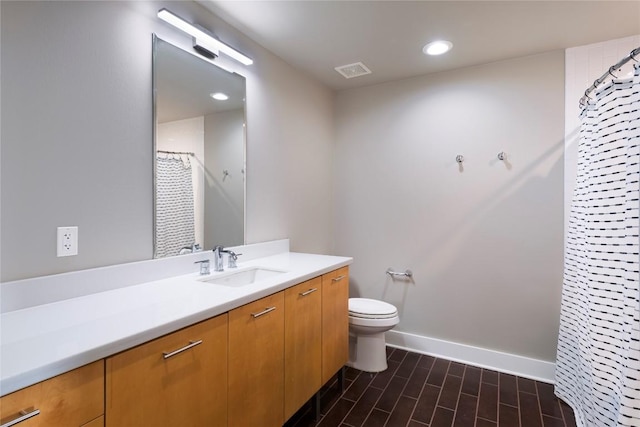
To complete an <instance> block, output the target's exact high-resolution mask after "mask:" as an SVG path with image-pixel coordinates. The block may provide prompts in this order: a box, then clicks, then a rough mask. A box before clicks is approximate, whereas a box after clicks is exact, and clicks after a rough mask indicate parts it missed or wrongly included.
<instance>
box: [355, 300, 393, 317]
mask: <svg viewBox="0 0 640 427" xmlns="http://www.w3.org/2000/svg"><path fill="white" fill-rule="evenodd" d="M397 315H398V309H396V307H395V306H393V305H391V304H389V303H386V302H384V301H378V300H375V299H369V298H349V316H353V317H360V318H365V319H389V318H391V317H396V316H397Z"/></svg>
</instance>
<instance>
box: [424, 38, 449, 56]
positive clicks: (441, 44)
mask: <svg viewBox="0 0 640 427" xmlns="http://www.w3.org/2000/svg"><path fill="white" fill-rule="evenodd" d="M452 47H453V43H451V42H450V41H447V40H437V41H435V42H431V43H427V44H426V45H425V46H424V47H423V48H422V51H423V52H424V53H425V54H427V55H442V54H443V53H447V52H449V51H450V50H451V48H452Z"/></svg>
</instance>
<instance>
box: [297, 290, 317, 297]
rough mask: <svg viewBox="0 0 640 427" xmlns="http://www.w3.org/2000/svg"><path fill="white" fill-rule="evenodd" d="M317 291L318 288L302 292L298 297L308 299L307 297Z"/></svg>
mask: <svg viewBox="0 0 640 427" xmlns="http://www.w3.org/2000/svg"><path fill="white" fill-rule="evenodd" d="M317 290H318V288H311V289H309V290H308V291H304V292H300V293H299V294H298V295H300V296H301V297H306V296H307V295H309V294H312V293H314V292H315V291H317Z"/></svg>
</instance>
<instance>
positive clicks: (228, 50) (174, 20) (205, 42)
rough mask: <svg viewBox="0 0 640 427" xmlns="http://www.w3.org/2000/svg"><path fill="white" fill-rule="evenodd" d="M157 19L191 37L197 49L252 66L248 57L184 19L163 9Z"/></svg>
mask: <svg viewBox="0 0 640 427" xmlns="http://www.w3.org/2000/svg"><path fill="white" fill-rule="evenodd" d="M158 18H160V19H162V20H163V21H165V22H167V23H169V24H171V25H173V26H174V27H176V28H178V29H180V30H182V31H184V32H185V33H187V34H189V35H190V36H191V37H193V38H194V39H196V46H198V47H204V48H205V50H207V51H211V52H217V51H220V52H222V53H224V54H225V55H228V56H230V57H232V58H233V59H235V60H236V61H238V62H241V63H242V64H244V65H251V64H253V60H252V59H251V58H249V57H248V56H246V55H244V54H242V53H240V52H238V51H237V50H235V49H233V48H232V47H230V46H227V45H226V44H224V43H222V42H221V41H220V40H218V39H216V38H215V37H213V36H211V35H210V34H207V33H206V32H205V31H203V30H201V29H200V28H198V27H196V26H194V25H193V24H191V23H189V22H187V21H185V20H184V19H182V18H180V17H179V16H178V15H176V14H174V13H172V12H170V11H168V10H167V9H164V8H163V9H160V10H159V11H158Z"/></svg>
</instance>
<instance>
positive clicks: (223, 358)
mask: <svg viewBox="0 0 640 427" xmlns="http://www.w3.org/2000/svg"><path fill="white" fill-rule="evenodd" d="M227 328H228V315H227V314H226V313H225V314H223V315H220V316H217V317H214V318H212V319H209V320H206V321H204V322H200V323H197V324H195V325H193V326H189V327H187V328H184V329H181V330H179V331H177V332H174V333H172V334H169V335H166V336H164V337H161V338H158V339H155V340H153V341H150V342H148V343H145V344H142V345H139V346H138V347H134V348H132V349H130V350H126V351H124V352H122V353H119V354H116V355H115V356H111V357H108V358H107V359H106V426H107V427H123V426H154V427H160V426H171V427H173V426H226V425H227V360H228V359H227V339H228V329H227Z"/></svg>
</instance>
